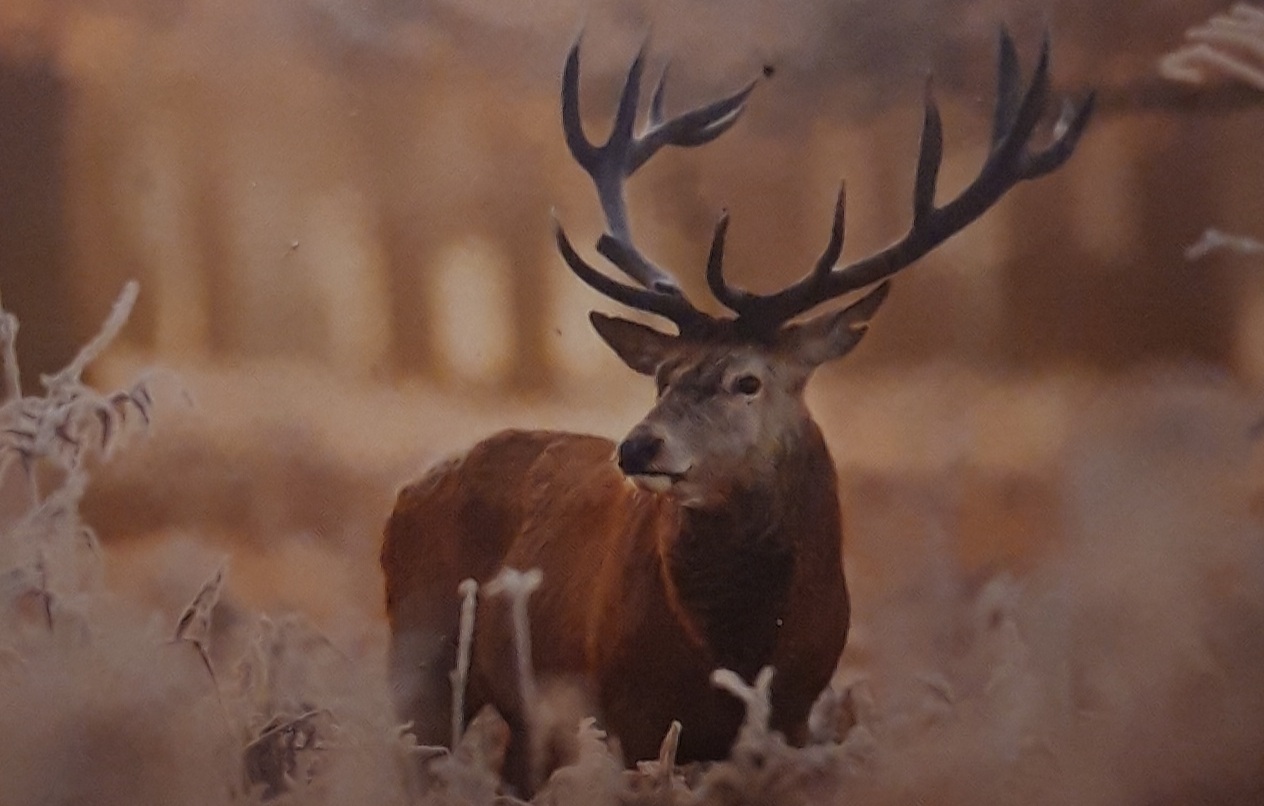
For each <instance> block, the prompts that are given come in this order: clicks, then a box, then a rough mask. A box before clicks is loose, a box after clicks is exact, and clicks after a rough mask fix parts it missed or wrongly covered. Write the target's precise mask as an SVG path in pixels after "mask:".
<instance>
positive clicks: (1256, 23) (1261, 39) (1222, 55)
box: [1159, 3, 1264, 91]
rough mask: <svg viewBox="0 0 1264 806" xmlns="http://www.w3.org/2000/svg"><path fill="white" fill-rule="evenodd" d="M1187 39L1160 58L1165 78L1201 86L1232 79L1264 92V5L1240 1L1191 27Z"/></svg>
mask: <svg viewBox="0 0 1264 806" xmlns="http://www.w3.org/2000/svg"><path fill="white" fill-rule="evenodd" d="M1185 39H1186V40H1187V43H1186V44H1185V45H1184V46H1183V47H1181V48H1178V49H1177V50H1175V51H1172V52H1171V53H1169V54H1167V55H1166V56H1164V57H1163V58H1162V59H1160V60H1159V73H1160V75H1162V76H1163V77H1164V78H1167V79H1170V80H1172V81H1179V82H1182V83H1185V84H1200V85H1201V84H1207V83H1210V82H1211V81H1212V80H1215V79H1228V80H1229V81H1236V82H1241V83H1243V84H1246V85H1248V86H1251V87H1254V88H1255V89H1258V90H1261V91H1264V8H1260V7H1257V6H1253V5H1249V4H1247V3H1238V4H1237V5H1235V6H1234V7H1233V8H1232V9H1230V10H1229V11H1228V12H1227V13H1225V14H1218V15H1216V16H1214V17H1212V18H1211V19H1210V20H1208V21H1207V22H1205V23H1203V24H1202V25H1198V26H1195V27H1193V28H1190V29H1189V30H1188V31H1186V32H1185Z"/></svg>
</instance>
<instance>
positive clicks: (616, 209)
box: [554, 42, 755, 333]
mask: <svg viewBox="0 0 1264 806" xmlns="http://www.w3.org/2000/svg"><path fill="white" fill-rule="evenodd" d="M644 66H645V51H644V49H642V50H641V52H640V53H638V54H637V56H636V59H635V60H634V61H633V62H632V66H631V67H630V68H629V69H628V74H627V78H626V79H625V80H624V83H623V90H622V92H621V93H620V96H619V106H618V111H617V112H616V113H615V119H614V127H613V130H612V131H611V132H610V137H609V139H608V140H607V141H606V142H605V144H603V145H600V146H598V145H595V144H594V143H592V142H591V141H589V140H588V137H587V136H586V135H585V134H584V128H583V123H582V122H581V121H580V115H579V43H578V42H576V43H575V44H574V45H573V46H572V47H571V50H570V53H569V54H568V55H567V57H566V67H565V69H564V71H563V73H562V128H563V131H564V132H565V135H566V145H567V146H568V147H569V148H570V152H571V154H572V155H573V156H574V157H575V160H576V161H577V162H578V163H579V164H580V166H581V167H583V169H584V170H585V171H586V172H587V173H588V175H589V176H590V177H592V180H593V184H594V185H596V188H597V197H598V199H599V200H600V202H601V208H602V211H603V212H604V214H605V218H606V226H607V229H608V232H607V233H606V234H604V235H602V236H601V238H600V240H598V242H597V251H598V252H600V253H601V254H602V255H603V256H604V257H605V258H606V259H607V260H609V261H610V262H611V263H613V264H614V265H615V266H616V267H617V268H618V269H619V270H621V271H622V272H623V273H624V274H626V275H628V276H629V277H631V278H632V279H633V280H635V281H636V282H637V283H639V284H640V285H641V286H642V288H637V287H635V286H631V285H627V284H625V283H622V282H619V281H618V280H615V279H613V278H611V277H609V276H607V275H605V274H603V273H602V272H600V271H598V270H596V269H595V268H593V267H592V266H590V265H589V264H588V263H586V262H585V261H584V260H583V258H581V257H580V256H579V254H578V253H577V252H576V251H575V249H574V248H573V247H572V246H571V243H570V240H569V239H568V238H567V237H566V233H565V232H564V231H563V229H562V227H561V225H560V224H558V223H557V222H556V221H555V222H554V235H555V237H556V239H557V248H558V250H559V251H560V252H561V253H562V258H563V259H564V260H565V261H566V264H567V265H568V266H570V268H571V270H572V271H573V272H575V274H576V275H578V276H579V278H580V279H581V280H583V281H584V282H585V283H587V284H588V285H590V286H592V287H593V288H595V289H596V290H597V291H599V292H601V293H602V294H604V295H606V296H607V297H610V298H611V299H613V300H615V301H617V302H621V303H623V304H624V305H628V306H630V307H633V308H637V309H640V310H643V311H648V312H650V313H655V314H658V315H660V316H663V317H666V318H667V319H670V320H671V321H672V322H675V323H676V325H677V327H679V328H680V331H681V332H682V333H688V332H699V331H702V330H706V329H709V328H710V327H711V326H713V325H714V322H715V320H714V319H712V318H711V317H710V316H708V315H707V314H705V313H703V312H702V311H700V310H699V309H698V308H696V307H694V305H693V304H692V303H691V302H689V300H688V299H686V297H685V295H684V293H683V292H682V291H681V290H680V285H679V283H677V282H676V279H675V278H674V277H672V276H671V275H670V274H668V273H667V272H666V271H664V270H663V269H661V268H659V267H658V266H656V265H655V264H654V263H653V262H652V261H650V260H649V258H647V257H645V256H644V255H643V254H642V253H641V251H640V250H639V249H637V248H636V246H635V244H634V243H633V240H632V233H631V229H630V228H629V225H628V215H627V205H626V201H625V200H624V194H623V185H624V181H625V180H626V179H627V178H628V177H629V176H631V175H632V173H633V172H634V171H636V169H637V168H640V167H641V166H642V165H644V164H645V162H646V161H647V160H649V159H650V157H652V156H654V154H655V153H656V152H657V151H658V150H659V149H660V148H662V147H663V146H666V145H676V146H700V145H703V144H705V143H709V142H711V141H712V140H714V139H715V138H717V137H719V136H720V135H721V134H723V133H724V132H726V131H728V130H729V128H730V127H732V125H733V124H734V123H736V122H737V119H738V118H739V117H740V116H741V114H742V111H743V110H744V109H745V105H746V99H747V98H748V97H749V96H750V93H751V91H752V90H753V89H754V88H755V82H753V81H752V82H751V83H749V84H747V85H746V86H745V87H744V88H742V89H741V90H739V91H738V92H736V93H734V94H732V95H729V96H727V97H725V98H721V99H720V100H718V101H714V102H712V103H709V104H705V105H703V106H700V107H697V108H695V109H691V110H689V111H688V112H685V113H683V114H681V115H678V116H676V117H674V118H671V119H665V118H664V116H663V94H664V89H665V87H666V82H667V70H666V69H664V70H663V73H662V76H661V77H660V78H659V81H658V85H657V87H656V88H655V89H654V94H653V96H652V99H651V101H650V111H649V120H648V122H647V125H646V127H645V129H644V130H643V131H642V132H641V133H640V134H639V135H638V134H634V133H633V127H634V126H635V124H636V116H637V115H636V113H637V104H638V100H639V99H638V95H639V93H640V87H641V74H642V72H643V71H644Z"/></svg>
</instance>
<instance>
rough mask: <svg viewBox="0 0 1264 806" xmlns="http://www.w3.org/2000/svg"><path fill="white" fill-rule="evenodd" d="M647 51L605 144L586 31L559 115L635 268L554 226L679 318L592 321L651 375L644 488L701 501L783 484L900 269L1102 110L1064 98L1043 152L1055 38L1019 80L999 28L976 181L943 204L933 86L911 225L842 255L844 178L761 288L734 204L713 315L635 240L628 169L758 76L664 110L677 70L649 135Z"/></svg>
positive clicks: (641, 427) (717, 250)
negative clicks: (727, 268)
mask: <svg viewBox="0 0 1264 806" xmlns="http://www.w3.org/2000/svg"><path fill="white" fill-rule="evenodd" d="M644 63H645V54H644V51H643V50H642V52H641V53H639V54H638V55H637V57H636V59H635V60H634V61H633V62H632V66H631V68H630V69H629V70H628V74H627V78H626V80H625V81H624V85H623V90H622V92H621V94H620V97H619V102H618V110H617V112H616V114H615V120H614V126H613V129H612V131H611V134H610V137H609V139H608V140H607V141H606V142H605V143H604V144H602V145H596V144H594V143H592V142H591V141H589V140H588V138H587V136H586V135H585V134H584V131H583V125H582V123H581V121H580V112H579V44H578V43H576V44H575V45H574V46H573V47H572V48H571V51H570V53H569V55H568V57H567V60H566V67H565V69H564V72H563V79H562V126H563V130H564V132H565V137H566V143H567V146H568V147H569V149H570V152H571V154H572V155H573V156H574V158H575V159H576V161H577V162H578V163H579V164H580V166H581V167H582V168H583V169H584V170H585V171H586V172H587V173H588V174H589V176H590V177H591V178H592V181H593V183H594V185H595V186H596V189H597V196H598V199H599V201H600V203H601V207H602V210H603V212H604V214H605V219H606V226H607V232H606V233H605V234H604V235H602V236H601V238H600V239H599V240H598V242H597V251H598V252H599V253H600V254H601V255H603V256H604V257H605V258H606V259H607V260H608V261H609V262H610V263H611V264H612V265H613V266H615V268H617V269H619V270H620V271H621V272H622V273H623V274H625V275H626V276H627V277H628V278H630V279H631V280H632V281H634V282H635V284H636V285H632V284H629V283H626V282H623V281H620V280H616V279H614V278H613V277H611V276H609V275H607V274H604V273H602V272H600V271H598V270H597V269H595V268H593V266H591V265H590V264H589V263H587V262H586V261H585V260H584V259H583V258H582V257H580V255H579V254H578V253H577V252H576V251H575V249H574V248H573V247H572V245H571V243H570V240H569V239H568V238H567V237H566V233H565V232H564V231H563V229H562V227H561V226H560V225H559V224H556V222H555V225H554V233H555V237H556V240H557V247H558V250H559V251H560V252H561V254H562V257H563V259H564V260H565V261H566V264H567V265H568V266H569V267H570V269H571V270H572V271H573V272H574V273H575V274H576V275H577V276H578V277H579V278H580V279H581V280H583V281H584V282H585V283H587V284H588V285H590V286H591V287H592V288H594V289H596V290H597V291H598V292H600V293H602V294H603V295H605V296H606V297H609V298H610V299H612V300H614V301H616V302H619V303H621V304H624V305H627V306H629V307H631V308H635V309H638V310H641V311H645V312H647V313H651V314H654V315H657V316H659V317H662V318H664V319H667V320H668V321H670V322H672V323H673V324H674V325H675V326H676V328H677V331H678V332H677V333H676V334H668V333H664V332H661V331H659V330H656V329H653V328H650V327H647V326H645V325H641V324H637V323H634V322H631V321H629V320H626V319H622V318H618V317H611V316H606V315H603V314H599V313H596V312H594V313H593V314H591V317H590V318H591V321H592V324H593V326H594V327H595V328H596V330H597V333H598V334H599V335H600V336H601V337H602V339H604V340H605V341H606V343H607V344H609V345H610V347H611V348H612V349H613V350H614V351H615V352H616V353H617V354H618V355H619V357H620V358H621V359H622V360H623V362H624V363H625V364H627V365H628V366H629V367H630V368H632V369H633V370H635V371H637V372H639V373H642V374H645V375H653V376H654V377H655V378H656V380H657V384H658V401H657V403H656V404H655V406H654V407H653V409H652V410H651V411H650V413H649V414H648V415H647V416H646V417H645V419H644V420H642V421H641V422H640V423H638V424H637V425H636V426H635V427H634V428H633V429H632V430H631V432H630V433H629V434H628V435H627V437H626V438H625V439H624V440H623V442H622V443H621V444H620V445H619V449H618V460H619V465H620V467H621V468H622V469H623V471H624V472H625V473H626V474H627V475H628V476H630V477H632V478H633V479H634V480H635V481H637V482H638V483H639V484H641V485H642V486H645V487H648V488H651V489H655V490H659V491H664V492H671V493H672V494H673V495H675V496H676V497H677V498H678V499H679V500H680V501H681V503H683V504H684V505H685V506H690V507H707V506H711V505H713V504H715V503H718V502H721V501H724V500H726V499H727V498H728V496H729V495H730V493H731V492H732V491H733V490H734V489H753V488H758V487H760V486H761V485H767V484H769V483H772V481H773V478H774V477H775V475H776V473H777V472H778V471H777V468H778V467H779V464H780V460H781V459H782V458H783V457H784V456H785V454H786V453H787V451H791V450H793V449H794V447H795V446H796V445H799V444H800V443H801V442H802V437H803V435H804V434H805V433H806V432H808V431H809V430H811V431H814V430H815V426H814V425H813V423H812V420H811V417H810V415H809V414H808V412H807V409H806V407H805V405H804V403H803V389H804V386H805V384H806V382H807V380H808V378H809V377H810V375H811V374H812V371H813V370H814V369H815V368H816V367H818V366H820V365H821V364H823V363H824V362H826V361H830V360H833V359H835V358H840V357H841V356H843V355H846V354H847V353H848V352H849V351H850V350H851V349H852V348H854V347H855V346H856V344H857V343H858V342H859V341H860V339H861V337H862V336H863V335H864V333H865V331H866V330H867V328H868V323H869V320H870V318H871V317H872V316H873V315H874V313H875V312H876V311H877V309H878V307H879V306H880V305H881V304H882V301H883V300H884V299H885V297H886V294H887V291H888V288H889V278H890V277H891V276H892V275H894V274H895V273H896V272H898V271H900V270H901V269H903V268H905V267H907V266H909V265H911V264H912V263H913V262H915V261H916V260H917V259H918V258H920V257H922V256H923V255H925V254H926V253H927V252H929V251H930V250H932V249H934V248H935V247H936V246H938V245H939V244H941V243H943V242H944V241H945V240H947V239H948V238H950V237H951V236H952V235H954V234H956V233H957V232H959V231H961V230H962V229H963V228H964V227H966V226H967V225H968V224H969V223H970V222H972V221H974V220H975V219H977V218H979V217H980V216H981V215H983V213H985V212H986V211H987V210H988V209H989V208H990V207H992V206H993V205H994V204H996V203H997V201H998V200H999V199H1000V198H1001V197H1002V196H1003V195H1004V194H1005V193H1006V192H1007V191H1008V190H1009V189H1010V188H1011V187H1013V186H1014V185H1016V184H1017V183H1018V182H1020V181H1022V180H1025V179H1034V178H1036V177H1039V176H1043V175H1044V174H1047V173H1049V172H1051V171H1053V170H1055V169H1056V168H1058V167H1059V166H1060V165H1062V164H1063V163H1064V162H1065V161H1066V160H1067V158H1068V157H1070V155H1071V153H1072V151H1073V150H1074V149H1075V146H1076V143H1077V142H1078V141H1079V138H1080V135H1081V134H1082V132H1083V131H1084V127H1085V126H1086V124H1087V123H1088V119H1089V116H1090V114H1091V112H1092V108H1093V97H1092V95H1090V96H1089V97H1088V98H1086V99H1085V100H1084V101H1082V102H1081V103H1080V104H1078V105H1072V104H1069V103H1068V104H1064V106H1063V109H1062V113H1061V115H1060V116H1059V118H1058V120H1057V122H1056V123H1055V124H1054V128H1053V135H1052V138H1051V140H1050V142H1049V143H1048V144H1047V145H1046V146H1045V147H1044V148H1042V149H1039V150H1034V151H1033V150H1032V149H1031V148H1030V145H1029V143H1030V140H1031V138H1032V135H1033V133H1034V132H1035V129H1036V126H1037V123H1038V122H1039V121H1040V119H1041V117H1042V115H1043V113H1044V111H1045V107H1046V105H1047V102H1048V95H1049V39H1048V37H1047V36H1046V38H1045V40H1044V42H1043V43H1042V47H1041V51H1040V57H1039V60H1038V61H1037V64H1036V68H1035V71H1034V74H1033V76H1032V79H1031V81H1030V83H1028V84H1027V85H1026V86H1025V87H1024V86H1023V84H1022V78H1021V73H1020V70H1019V66H1018V58H1017V53H1016V50H1015V48H1014V43H1013V40H1012V39H1011V38H1010V36H1009V35H1008V33H1006V32H1005V31H1004V30H1002V31H1001V34H1000V56H999V65H998V70H997V73H998V91H997V101H996V109H995V113H994V116H993V126H992V141H991V149H990V151H989V153H988V156H987V158H986V160H985V161H984V163H983V166H982V168H981V169H980V170H979V173H978V175H977V176H976V177H975V179H974V180H973V181H972V182H970V184H968V185H967V186H966V187H965V188H964V189H963V190H962V191H961V192H960V193H958V194H957V195H956V196H955V197H954V198H952V199H951V200H949V201H947V202H945V203H944V204H936V201H935V196H936V184H937V179H938V174H939V167H940V163H941V161H942V157H943V132H942V126H941V122H940V115H939V110H938V107H937V106H936V104H935V100H934V97H933V95H932V93H931V89H930V84H929V82H928V83H927V89H926V93H925V100H924V119H923V125H922V137H921V147H920V152H919V154H918V158H917V172H916V178H915V181H914V187H913V213H912V224H911V225H910V227H909V230H908V232H907V233H906V234H905V235H904V236H903V237H902V238H900V239H899V240H898V241H896V242H895V243H893V244H891V245H890V246H888V247H886V248H885V249H882V250H881V251H879V252H877V253H875V254H872V255H869V256H867V257H864V258H862V259H860V260H858V261H855V262H853V263H851V264H848V265H845V266H840V265H838V260H839V257H840V255H841V253H842V248H843V236H844V210H845V194H844V192H843V190H842V188H840V190H839V193H838V197H837V202H836V204H835V207H834V219H833V227H832V229H831V232H830V238H829V242H828V243H827V245H826V247H825V250H824V251H823V252H822V254H821V256H820V258H819V259H818V260H817V262H816V265H815V266H814V267H813V268H812V270H811V271H810V272H808V273H807V274H806V275H805V276H804V277H803V278H802V279H800V280H799V281H798V282H796V283H793V284H791V285H789V286H787V287H785V288H783V289H781V290H779V291H776V292H774V293H771V294H766V295H761V294H754V293H751V292H748V291H745V290H743V289H740V288H736V287H734V286H732V285H730V284H729V282H728V281H727V280H726V279H725V277H724V268H723V263H724V242H725V234H726V233H727V231H728V223H729V222H728V216H727V215H724V216H721V217H720V219H719V221H718V223H717V224H716V227H715V232H714V236H713V238H712V241H711V249H710V254H709V257H708V259H707V267H706V280H707V286H708V287H709V289H710V291H711V293H712V294H713V295H714V296H715V299H716V300H717V301H718V302H719V303H720V304H721V305H723V306H724V307H725V308H727V309H728V310H729V311H730V312H731V314H730V315H722V316H713V315H710V314H708V313H705V312H703V311H702V310H701V309H699V308H698V307H696V306H695V305H693V303H691V302H690V301H689V299H688V298H687V297H686V296H685V294H684V292H683V291H682V290H681V287H680V284H679V283H678V282H677V281H676V280H675V278H674V277H673V276H672V275H671V274H670V273H668V272H666V271H664V270H663V269H662V268H660V267H659V266H657V265H656V264H654V263H653V262H652V261H651V260H650V259H649V258H647V257H646V256H645V255H644V254H642V252H641V251H640V250H639V249H638V248H637V247H636V246H635V244H634V241H633V239H632V234H631V229H630V227H629V223H628V215H627V208H626V202H625V199H624V183H625V180H626V179H627V178H628V177H629V176H631V174H632V173H633V172H635V171H636V170H637V169H638V168H639V167H640V166H641V165H643V164H645V162H646V161H647V160H649V159H650V158H651V157H652V156H653V155H654V154H655V153H656V152H657V151H658V150H659V149H661V148H662V147H663V146H666V145H676V146H699V145H702V144H704V143H708V142H710V141H711V140H714V139H715V138H716V137H719V136H720V135H721V134H723V133H724V132H725V131H727V130H728V129H729V128H730V127H732V125H733V124H734V123H735V122H736V121H737V120H738V118H739V117H740V116H741V114H742V112H743V110H744V109H745V106H746V101H747V100H748V98H749V97H750V94H751V92H752V91H753V90H754V87H755V83H754V82H752V83H750V84H748V85H746V86H745V87H743V88H742V89H741V90H739V91H737V92H735V93H733V94H732V95H729V96H727V97H724V98H721V99H720V100H717V101H714V102H712V103H709V104H706V105H703V106H700V107H697V108H694V109H691V110H689V111H687V112H684V113H683V114H680V115H678V116H676V117H672V118H666V117H665V115H664V111H663V105H664V89H665V84H666V82H665V79H666V72H665V71H664V74H663V77H662V78H660V80H659V82H658V85H657V87H656V88H655V90H654V92H653V95H652V96H651V101H650V109H649V115H648V121H647V122H646V124H645V125H644V126H643V127H641V130H640V132H639V133H636V132H634V129H635V128H636V123H637V107H638V101H639V95H640V86H641V76H642V72H643V70H644ZM863 289H870V290H868V291H867V292H866V293H865V294H864V295H863V296H861V297H860V299H859V300H858V301H855V302H853V303H852V304H850V305H848V306H847V307H844V308H842V309H841V310H837V311H831V312H826V313H821V314H817V315H816V316H813V317H809V318H807V319H806V320H802V321H795V320H796V318H798V317H800V316H802V315H804V314H807V313H808V312H810V311H812V310H814V309H816V308H817V307H819V306H821V305H824V304H825V303H828V302H830V301H832V300H835V299H838V298H840V297H843V296H846V295H848V294H851V293H853V292H857V291H861V290H863Z"/></svg>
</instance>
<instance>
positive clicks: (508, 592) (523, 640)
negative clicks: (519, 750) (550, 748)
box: [486, 568, 544, 789]
mask: <svg viewBox="0 0 1264 806" xmlns="http://www.w3.org/2000/svg"><path fill="white" fill-rule="evenodd" d="M543 580H544V574H543V573H541V572H540V569H538V568H532V569H531V570H530V571H518V570H517V569H514V568H504V569H502V570H501V572H500V573H499V574H497V575H496V576H495V577H494V578H493V579H492V580H491V581H490V582H488V583H487V587H486V590H487V593H488V594H490V595H492V596H502V595H503V596H506V597H508V598H509V606H510V612H511V614H512V618H513V631H514V654H515V655H516V656H517V663H518V691H519V697H520V698H521V700H522V713H523V717H524V718H525V719H526V723H527V735H528V737H529V740H528V742H527V745H528V747H529V753H530V756H529V764H528V767H529V772H528V775H529V776H530V778H531V780H530V782H529V784H530V786H531V788H532V789H534V788H535V787H536V786H537V785H538V784H539V781H537V780H536V778H538V772H539V763H538V762H539V761H540V753H539V748H538V747H537V742H538V741H540V737H539V736H537V735H536V734H537V728H538V720H537V718H536V717H537V714H536V708H537V706H538V699H537V695H536V685H535V672H534V671H533V669H532V667H531V625H530V623H529V619H528V618H527V600H528V599H529V598H530V597H531V594H532V593H533V592H534V591H535V589H536V588H538V587H540V583H541V582H542V581H543Z"/></svg>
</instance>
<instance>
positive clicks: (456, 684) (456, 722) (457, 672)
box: [450, 579, 478, 747]
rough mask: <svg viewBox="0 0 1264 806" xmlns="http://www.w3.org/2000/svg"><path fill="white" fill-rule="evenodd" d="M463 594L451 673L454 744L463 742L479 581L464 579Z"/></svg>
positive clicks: (461, 589) (455, 745)
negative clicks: (455, 653)
mask: <svg viewBox="0 0 1264 806" xmlns="http://www.w3.org/2000/svg"><path fill="white" fill-rule="evenodd" d="M457 592H458V593H460V594H461V626H460V633H459V639H458V643H457V656H456V668H455V669H453V670H452V672H451V673H450V677H451V680H452V746H453V747H457V746H458V745H460V744H461V732H462V730H463V729H464V727H465V688H466V682H467V680H468V679H469V676H470V652H471V651H472V650H473V647H474V610H475V607H476V605H477V604H478V583H477V582H475V581H474V580H473V579H466V580H462V582H461V584H460V585H459V586H458V587H457Z"/></svg>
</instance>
